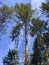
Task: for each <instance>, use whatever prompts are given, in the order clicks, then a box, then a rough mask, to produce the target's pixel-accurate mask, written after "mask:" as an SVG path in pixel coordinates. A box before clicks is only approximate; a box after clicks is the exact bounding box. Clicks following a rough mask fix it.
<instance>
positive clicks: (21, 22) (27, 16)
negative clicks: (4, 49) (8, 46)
mask: <svg viewBox="0 0 49 65" xmlns="http://www.w3.org/2000/svg"><path fill="white" fill-rule="evenodd" d="M40 10H41V12H42V15H44V16H45V19H46V18H48V20H46V21H45V20H42V19H41V18H40V17H36V16H35V17H34V15H35V13H36V11H34V10H33V9H32V8H31V4H23V3H21V4H16V5H15V6H14V7H8V6H7V5H5V4H4V5H3V6H2V7H0V33H3V32H4V30H5V27H6V25H7V24H6V23H8V22H10V21H12V20H13V23H14V22H15V26H14V27H13V29H12V30H11V35H10V39H12V41H17V42H16V48H15V49H14V50H9V52H8V54H7V56H6V57H5V58H4V59H3V65H20V64H21V65H22V64H24V65H49V0H47V1H46V2H45V3H42V5H41V8H40ZM37 15H38V14H37ZM22 29H23V30H24V38H25V50H24V61H23V62H22V63H21V62H20V61H19V57H18V46H19V37H20V34H21V30H22ZM29 34H30V36H31V37H35V41H34V45H33V48H32V53H31V54H30V56H29V51H28V35H29ZM32 42H33V41H32Z"/></svg>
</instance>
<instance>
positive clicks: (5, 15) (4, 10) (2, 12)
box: [0, 5, 13, 31]
mask: <svg viewBox="0 0 49 65" xmlns="http://www.w3.org/2000/svg"><path fill="white" fill-rule="evenodd" d="M12 13H13V8H10V7H8V6H7V5H3V6H2V7H0V31H4V29H5V26H6V25H7V23H8V22H9V21H8V20H9V19H10V18H11V16H12ZM7 21H8V22H7Z"/></svg>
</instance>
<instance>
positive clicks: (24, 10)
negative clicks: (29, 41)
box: [15, 3, 33, 23]
mask: <svg viewBox="0 0 49 65" xmlns="http://www.w3.org/2000/svg"><path fill="white" fill-rule="evenodd" d="M15 12H16V17H17V18H18V19H20V20H21V21H23V22H24V23H25V22H28V21H30V18H31V17H32V14H33V10H32V9H31V5H30V4H23V3H21V4H20V5H19V4H16V6H15Z"/></svg>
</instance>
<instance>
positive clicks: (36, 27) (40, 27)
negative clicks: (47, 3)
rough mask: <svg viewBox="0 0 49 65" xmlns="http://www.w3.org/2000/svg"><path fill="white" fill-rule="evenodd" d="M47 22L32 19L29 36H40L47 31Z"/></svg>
mask: <svg viewBox="0 0 49 65" xmlns="http://www.w3.org/2000/svg"><path fill="white" fill-rule="evenodd" d="M46 26H47V22H44V21H42V20H40V19H39V18H38V19H33V20H32V26H31V27H30V28H31V35H32V36H33V35H35V34H37V35H41V33H42V32H44V31H45V30H47V27H46Z"/></svg>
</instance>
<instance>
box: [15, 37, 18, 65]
mask: <svg viewBox="0 0 49 65" xmlns="http://www.w3.org/2000/svg"><path fill="white" fill-rule="evenodd" d="M18 44H19V36H18V37H17V39H15V59H14V61H15V64H14V65H18Z"/></svg>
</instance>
